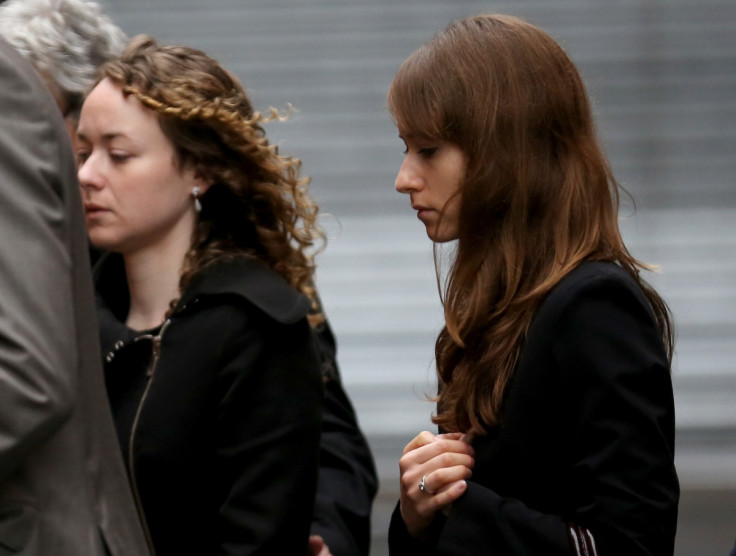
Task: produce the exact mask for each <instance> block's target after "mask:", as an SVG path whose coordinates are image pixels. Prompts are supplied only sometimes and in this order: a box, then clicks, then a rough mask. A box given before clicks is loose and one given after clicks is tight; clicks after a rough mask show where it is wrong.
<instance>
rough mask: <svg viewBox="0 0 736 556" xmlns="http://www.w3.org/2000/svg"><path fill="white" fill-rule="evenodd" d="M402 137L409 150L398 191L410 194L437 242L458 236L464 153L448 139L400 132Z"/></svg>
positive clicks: (405, 152) (400, 175)
mask: <svg viewBox="0 0 736 556" xmlns="http://www.w3.org/2000/svg"><path fill="white" fill-rule="evenodd" d="M399 136H400V137H401V139H402V140H403V141H404V144H405V145H406V150H405V151H404V161H403V162H402V163H401V167H400V168H399V173H398V174H397V176H396V191H398V192H399V193H404V194H406V195H409V198H410V199H411V206H412V208H413V209H414V210H416V211H417V218H419V220H421V221H422V223H423V224H424V226H425V227H426V230H427V236H428V237H429V239H431V240H432V241H435V242H437V243H444V242H447V241H452V240H454V239H456V238H457V218H458V210H459V205H460V195H459V192H460V183H461V180H462V178H463V176H464V175H465V167H466V160H465V154H464V153H463V151H462V150H461V149H460V147H458V146H457V145H455V144H453V143H450V142H448V141H442V140H439V139H436V140H430V139H420V138H417V137H415V136H414V135H412V134H410V133H408V132H403V133H402V132H401V131H400V134H399Z"/></svg>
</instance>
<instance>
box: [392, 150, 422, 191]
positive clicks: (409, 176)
mask: <svg viewBox="0 0 736 556" xmlns="http://www.w3.org/2000/svg"><path fill="white" fill-rule="evenodd" d="M394 187H396V191H398V192H399V193H411V192H412V191H416V190H417V189H419V188H421V187H422V179H421V177H420V176H419V174H418V173H417V171H416V168H415V167H414V164H413V162H412V160H411V157H410V156H406V157H404V161H403V162H402V163H401V167H400V168H399V173H398V174H397V175H396V182H395V183H394Z"/></svg>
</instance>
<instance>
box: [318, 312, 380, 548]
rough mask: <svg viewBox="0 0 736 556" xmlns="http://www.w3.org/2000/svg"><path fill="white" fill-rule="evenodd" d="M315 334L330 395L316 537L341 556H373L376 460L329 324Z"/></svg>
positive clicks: (327, 397) (327, 395)
mask: <svg viewBox="0 0 736 556" xmlns="http://www.w3.org/2000/svg"><path fill="white" fill-rule="evenodd" d="M315 334H316V341H317V345H318V348H319V353H320V359H321V364H322V379H323V381H324V392H325V397H324V406H323V419H322V437H321V441H320V463H319V481H318V483H317V498H316V501H315V507H314V516H313V519H312V530H311V534H313V535H320V536H321V537H322V538H323V539H324V540H325V543H326V544H327V546H328V547H329V548H330V552H332V553H333V554H335V555H336V556H367V555H368V552H369V548H370V533H371V530H370V516H371V509H372V505H373V499H374V497H375V495H376V490H377V488H378V479H377V477H376V469H375V465H374V462H373V456H372V454H371V451H370V449H369V447H368V443H367V442H366V439H365V437H364V436H363V434H362V432H361V430H360V428H359V426H358V421H357V418H356V416H355V411H354V410H353V406H352V404H351V403H350V399H349V398H348V396H347V394H346V393H345V390H344V389H343V387H342V383H341V380H340V374H339V370H338V366H337V361H336V344H335V338H334V336H333V334H332V330H331V329H330V326H329V324H328V323H327V322H325V323H324V324H323V325H321V326H320V328H319V329H318V330H317V331H316V332H315Z"/></svg>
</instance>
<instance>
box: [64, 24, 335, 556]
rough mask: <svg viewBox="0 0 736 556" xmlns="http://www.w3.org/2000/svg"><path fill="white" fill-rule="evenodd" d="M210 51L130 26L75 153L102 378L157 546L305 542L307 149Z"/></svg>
mask: <svg viewBox="0 0 736 556" xmlns="http://www.w3.org/2000/svg"><path fill="white" fill-rule="evenodd" d="M275 117H278V115H277V114H276V112H275V111H273V110H272V111H271V113H270V114H269V115H267V116H264V115H262V114H260V113H258V112H254V110H253V108H252V107H251V103H250V101H249V100H248V98H247V96H246V95H245V93H244V90H243V87H242V86H241V85H240V83H239V82H238V81H237V80H236V79H235V78H234V77H233V76H232V75H231V74H230V73H229V72H227V71H226V70H224V69H223V68H222V67H221V66H220V65H219V64H218V63H217V62H216V61H214V60H213V59H211V58H209V57H208V56H206V55H205V54H204V53H202V52H200V51H198V50H194V49H192V48H187V47H182V46H160V45H158V44H156V42H155V41H154V40H153V39H151V38H150V37H146V36H139V37H136V38H134V39H132V40H131V41H130V43H129V44H128V46H127V47H126V48H125V50H124V52H123V54H122V55H121V57H120V58H119V59H115V60H113V61H111V62H109V63H107V64H105V65H104V66H102V68H101V70H100V77H99V80H98V82H97V84H96V86H95V87H94V88H93V90H92V91H91V92H90V94H89V96H88V97H87V99H86V100H85V102H84V105H83V108H82V113H81V118H80V123H79V128H78V139H79V144H78V147H77V158H78V164H79V181H80V186H81V190H82V198H83V201H84V209H85V217H86V224H87V229H88V232H89V236H90V239H91V241H92V243H93V244H94V245H96V246H97V247H100V248H103V249H104V250H106V251H108V252H109V253H108V254H106V255H104V256H103V257H102V258H101V259H100V261H99V262H98V264H97V265H96V267H95V273H94V274H95V284H96V289H97V295H98V308H99V321H100V328H101V339H102V346H103V353H107V355H106V358H105V378H106V382H107V387H108V395H109V398H110V402H111V406H112V409H113V414H114V417H115V421H116V426H117V432H118V436H119V440H120V444H121V446H122V450H123V453H124V457H125V461H126V463H127V468H128V474H129V478H130V482H131V487H132V490H133V494H134V498H135V499H136V502H137V504H138V510H139V512H140V516H141V519H142V521H143V523H144V525H145V527H146V531H147V533H148V540H149V544H150V546H151V549H152V551H155V553H157V554H159V555H166V554H172V555H174V554H175V555H181V554H300V555H301V554H305V553H306V550H307V538H308V534H309V527H310V519H311V515H312V509H313V504H314V496H315V489H316V479H317V469H318V453H319V434H320V419H321V417H320V415H321V396H322V382H321V373H320V366H319V360H318V354H317V353H316V350H315V347H314V346H315V344H314V342H313V338H312V331H311V328H310V320H311V321H313V322H317V321H319V320H320V319H321V318H322V317H321V315H320V313H319V310H318V306H317V300H316V295H315V292H314V289H313V287H312V282H313V274H314V266H313V262H312V258H311V252H312V250H313V249H314V248H315V246H316V245H315V244H316V242H317V241H319V240H321V239H322V235H321V233H320V231H319V228H318V226H317V224H316V216H317V207H316V206H315V204H314V203H313V202H312V201H311V200H310V198H309V196H308V195H307V192H306V185H307V180H306V179H303V178H300V177H299V166H300V163H299V161H298V160H297V159H293V158H289V157H286V156H282V155H280V154H279V153H278V150H277V148H276V147H275V146H273V145H270V144H269V142H268V140H267V138H266V136H265V133H264V130H263V128H262V125H261V124H262V123H263V122H266V121H269V119H272V118H275Z"/></svg>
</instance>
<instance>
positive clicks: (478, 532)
mask: <svg viewBox="0 0 736 556" xmlns="http://www.w3.org/2000/svg"><path fill="white" fill-rule="evenodd" d="M388 103H389V108H390V110H391V113H392V115H393V118H394V121H395V123H396V125H397V127H398V131H399V135H400V137H401V138H402V139H403V141H404V143H405V145H406V151H405V158H404V161H403V163H402V166H401V168H400V170H399V173H398V176H397V178H396V189H397V190H398V191H399V192H401V193H404V194H407V195H409V196H410V197H411V205H412V208H413V209H415V210H416V211H417V216H418V218H419V220H420V221H421V222H422V223H423V224H424V225H425V227H426V231H427V235H428V236H429V238H430V239H432V240H433V241H435V242H438V243H441V242H449V241H456V243H455V249H454V252H453V259H452V262H451V265H450V267H449V268H448V269H447V279H446V282H445V289H444V297H443V304H444V310H445V327H444V328H443V330H442V331H441V332H440V334H439V336H438V338H437V342H436V349H435V352H436V359H437V375H438V385H439V390H438V395H437V398H436V402H437V406H436V407H437V410H436V414H435V416H434V419H433V420H434V423H435V424H436V425H438V426H439V429H440V434H438V435H434V434H431V433H429V432H423V433H420V434H418V435H417V436H416V437H415V438H414V439H413V440H412V441H411V442H410V443H409V444H408V445H407V446H406V448H405V450H404V454H403V456H402V457H401V460H400V463H399V467H400V472H401V483H400V502H399V505H398V507H397V509H396V511H395V512H394V515H393V518H392V522H391V527H390V532H389V545H390V550H391V554H397V555H401V556H407V555H413V554H421V555H430V554H447V555H449V554H453V555H460V554H463V555H474V554H478V555H481V554H483V555H490V554H494V555H499V556H501V555H503V556H512V555H518V556H522V555H523V556H527V555H537V554H539V555H544V556H563V555H565V556H572V555H581V554H586V555H593V554H600V555H610V556H618V555H622V554H626V555H628V556H634V555H636V556H645V555H649V556H653V555H657V556H665V555H668V556H671V555H672V552H673V545H674V538H675V529H676V521H677V503H678V497H679V487H678V480H677V474H676V472H675V467H674V404H673V394H672V382H671V377H670V359H671V354H672V346H673V335H672V328H671V324H670V322H671V321H670V316H669V311H668V309H667V306H666V304H665V302H664V301H663V300H662V298H661V297H660V296H659V295H658V294H657V292H656V291H655V290H654V289H653V288H652V287H650V286H649V285H648V284H647V283H646V282H645V281H644V280H643V279H642V278H641V277H640V271H641V270H647V269H651V267H650V266H648V265H646V264H644V263H642V262H640V261H638V260H636V259H635V258H634V257H633V256H632V255H631V254H630V253H629V251H628V250H627V248H626V246H625V245H624V242H623V240H622V238H621V234H620V232H619V228H618V220H617V218H618V199H619V197H618V186H617V184H616V182H615V180H614V178H613V176H612V173H611V170H610V168H609V164H608V162H607V160H606V158H605V156H604V154H603V152H602V150H601V148H600V145H599V143H598V140H597V139H596V135H595V129H594V124H593V117H592V113H591V109H590V104H589V101H588V98H587V94H586V91H585V87H584V85H583V82H582V79H581V78H580V75H579V74H578V71H577V69H576V68H575V66H574V65H573V63H572V62H571V61H570V59H569V58H568V56H567V55H566V54H565V52H564V51H563V50H562V49H561V48H560V46H559V45H558V44H557V43H556V42H555V41H554V40H553V39H552V38H551V37H550V36H549V35H547V34H546V33H545V32H544V31H542V30H541V29H539V28H537V27H535V26H533V25H531V24H529V23H527V22H525V21H522V20H520V19H518V18H514V17H510V16H502V15H481V16H477V17H470V18H467V19H464V20H460V21H457V22H454V23H452V24H450V25H449V26H448V27H447V28H446V29H445V30H443V31H441V32H440V33H438V34H437V35H436V36H435V37H434V38H433V39H432V40H430V41H429V42H428V43H427V44H425V45H424V46H422V47H421V48H420V49H419V50H417V51H416V52H414V53H413V54H412V55H411V56H410V57H409V58H408V59H407V60H406V61H405V62H404V63H403V64H402V66H401V67H400V68H399V70H398V72H397V74H396V76H395V77H394V80H393V82H392V84H391V87H390V90H389V95H388ZM438 270H439V269H438Z"/></svg>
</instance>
